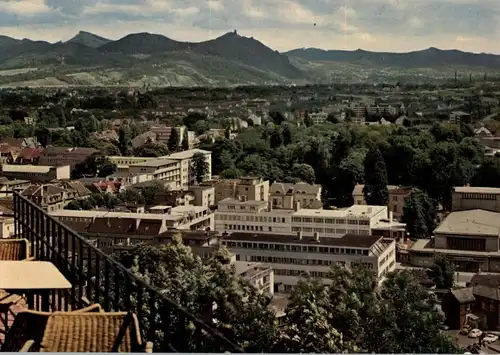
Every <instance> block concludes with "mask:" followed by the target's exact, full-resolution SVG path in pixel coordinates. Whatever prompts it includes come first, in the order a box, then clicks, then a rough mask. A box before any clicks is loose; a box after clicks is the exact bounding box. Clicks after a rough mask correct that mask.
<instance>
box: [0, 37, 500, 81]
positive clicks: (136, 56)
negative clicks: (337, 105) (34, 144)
mask: <svg viewBox="0 0 500 355" xmlns="http://www.w3.org/2000/svg"><path fill="white" fill-rule="evenodd" d="M351 64H352V65H351ZM455 65H460V66H468V67H477V68H476V69H478V70H481V72H482V70H483V68H488V69H492V70H497V69H498V71H499V72H500V55H495V54H485V53H480V54H477V53H468V52H462V51H459V50H441V49H437V48H435V47H430V48H427V49H424V50H420V51H413V52H406V53H394V52H370V51H366V50H363V49H357V50H353V51H342V50H323V49H317V48H298V49H294V50H291V51H287V52H283V53H280V52H278V51H277V50H274V49H272V48H270V47H268V46H266V45H265V44H264V43H262V42H260V41H258V40H257V39H255V38H253V37H245V36H241V35H239V34H238V33H237V31H231V32H227V33H225V34H223V35H221V36H219V37H217V38H213V39H210V40H207V41H201V42H186V41H178V40H174V39H171V38H169V37H167V36H164V35H162V34H154V33H147V32H139V33H131V34H128V35H126V36H123V37H122V38H120V39H118V40H110V39H107V38H105V37H101V36H99V35H96V34H93V33H90V32H86V31H79V32H78V33H77V34H76V35H75V36H73V37H72V38H71V39H69V40H67V41H65V42H62V41H60V42H57V43H50V42H47V41H36V40H30V39H15V38H11V37H7V36H1V35H0V71H2V70H11V71H12V70H14V72H15V73H18V74H14V75H11V74H9V75H6V76H3V77H2V76H1V75H0V84H5V83H7V84H9V85H10V84H11V83H19V82H20V83H25V82H28V83H32V82H33V80H43V79H44V78H51V82H55V81H57V80H60V81H62V84H61V85H64V83H66V82H68V83H71V84H74V85H119V84H120V85H121V84H130V83H132V84H131V85H136V84H138V85H140V84H139V83H144V82H147V83H152V85H187V86H191V85H195V86H196V85H234V84H241V85H254V84H292V83H297V84H305V83H320V82H321V83H323V82H332V81H335V80H339V76H342V77H344V78H346V79H345V80H351V81H352V80H355V81H356V80H361V81H363V80H366V79H367V78H370V80H379V79H376V78H382V80H386V79H387V78H388V79H389V80H392V78H393V77H394V75H398V76H401V75H403V76H406V75H407V74H405V73H406V72H407V70H410V73H408V76H407V77H408V78H411V79H410V80H414V78H415V77H416V75H418V74H415V72H411V71H412V70H414V69H416V70H419V71H420V72H425V70H427V68H432V70H431V72H432V74H428V73H426V72H425V75H430V76H431V77H433V76H441V75H442V73H443V70H444V69H446V70H447V71H449V70H454V69H453V66H455ZM446 66H447V67H446ZM382 67H383V68H386V69H389V71H380V69H381V68H382ZM346 68H347V69H346ZM401 69H404V71H401ZM423 69H425V70H423ZM473 69H474V68H473ZM474 70H475V69H474ZM403 72H404V73H403ZM388 73H389V74H388ZM402 73H403V74H402ZM447 75H448V74H447ZM373 78H375V79H373ZM404 79H405V78H404V77H403V80H404ZM30 85H31V84H30Z"/></svg>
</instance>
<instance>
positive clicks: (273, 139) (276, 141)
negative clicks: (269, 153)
mask: <svg viewBox="0 0 500 355" xmlns="http://www.w3.org/2000/svg"><path fill="white" fill-rule="evenodd" d="M269 141H270V144H271V148H278V147H279V146H281V145H282V144H283V137H282V136H281V132H280V130H279V129H278V128H275V129H273V131H272V132H271V136H270V139H269Z"/></svg>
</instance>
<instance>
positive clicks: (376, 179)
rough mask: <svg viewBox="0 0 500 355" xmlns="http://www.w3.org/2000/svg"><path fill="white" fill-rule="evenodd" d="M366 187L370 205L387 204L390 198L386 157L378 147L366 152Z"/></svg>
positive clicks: (364, 192)
mask: <svg viewBox="0 0 500 355" xmlns="http://www.w3.org/2000/svg"><path fill="white" fill-rule="evenodd" d="M364 167H365V187H364V189H363V194H364V195H365V200H366V203H367V204H368V205H377V206H386V205H387V202H388V199H389V192H388V190H387V170H386V166H385V161H384V157H383V156H382V153H380V150H379V149H378V148H376V147H373V148H371V149H370V150H369V151H368V153H367V154H366V157H365V161H364Z"/></svg>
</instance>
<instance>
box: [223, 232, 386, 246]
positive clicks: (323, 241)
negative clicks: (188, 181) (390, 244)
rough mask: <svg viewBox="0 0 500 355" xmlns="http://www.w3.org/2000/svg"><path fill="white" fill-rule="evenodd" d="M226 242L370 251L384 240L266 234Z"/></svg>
mask: <svg viewBox="0 0 500 355" xmlns="http://www.w3.org/2000/svg"><path fill="white" fill-rule="evenodd" d="M222 239H223V240H225V241H239V242H258V243H271V244H275V243H278V244H280V243H283V244H299V245H317V246H329V247H352V248H363V249H369V248H371V247H372V246H373V245H374V244H376V243H377V242H378V241H380V240H381V239H383V237H381V236H374V235H356V234H346V235H344V236H343V237H340V238H335V237H320V238H319V241H318V240H316V239H315V238H314V237H308V236H302V239H300V240H299V239H298V238H297V235H293V234H266V233H242V232H236V233H231V234H230V235H228V236H223V237H222Z"/></svg>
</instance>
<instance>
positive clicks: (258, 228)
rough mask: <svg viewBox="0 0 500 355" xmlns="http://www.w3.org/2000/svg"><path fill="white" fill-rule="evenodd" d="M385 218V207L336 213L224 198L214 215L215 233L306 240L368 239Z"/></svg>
mask: <svg viewBox="0 0 500 355" xmlns="http://www.w3.org/2000/svg"><path fill="white" fill-rule="evenodd" d="M386 218H387V207H386V206H364V205H353V206H351V207H349V208H343V209H337V210H323V209H302V208H301V207H300V203H299V202H295V204H294V209H291V210H285V209H274V208H273V207H272V201H269V202H265V201H240V200H236V199H232V198H227V199H225V200H223V201H220V202H219V204H218V209H217V211H216V212H215V230H216V231H217V232H220V233H224V232H228V233H231V232H238V231H240V232H243V231H248V232H261V233H271V234H292V233H296V232H302V233H303V234H304V235H305V236H312V235H314V233H319V235H320V236H321V237H341V236H344V235H345V234H359V235H370V234H371V231H372V228H374V227H375V226H377V225H379V223H380V221H381V220H382V219H386Z"/></svg>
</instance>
